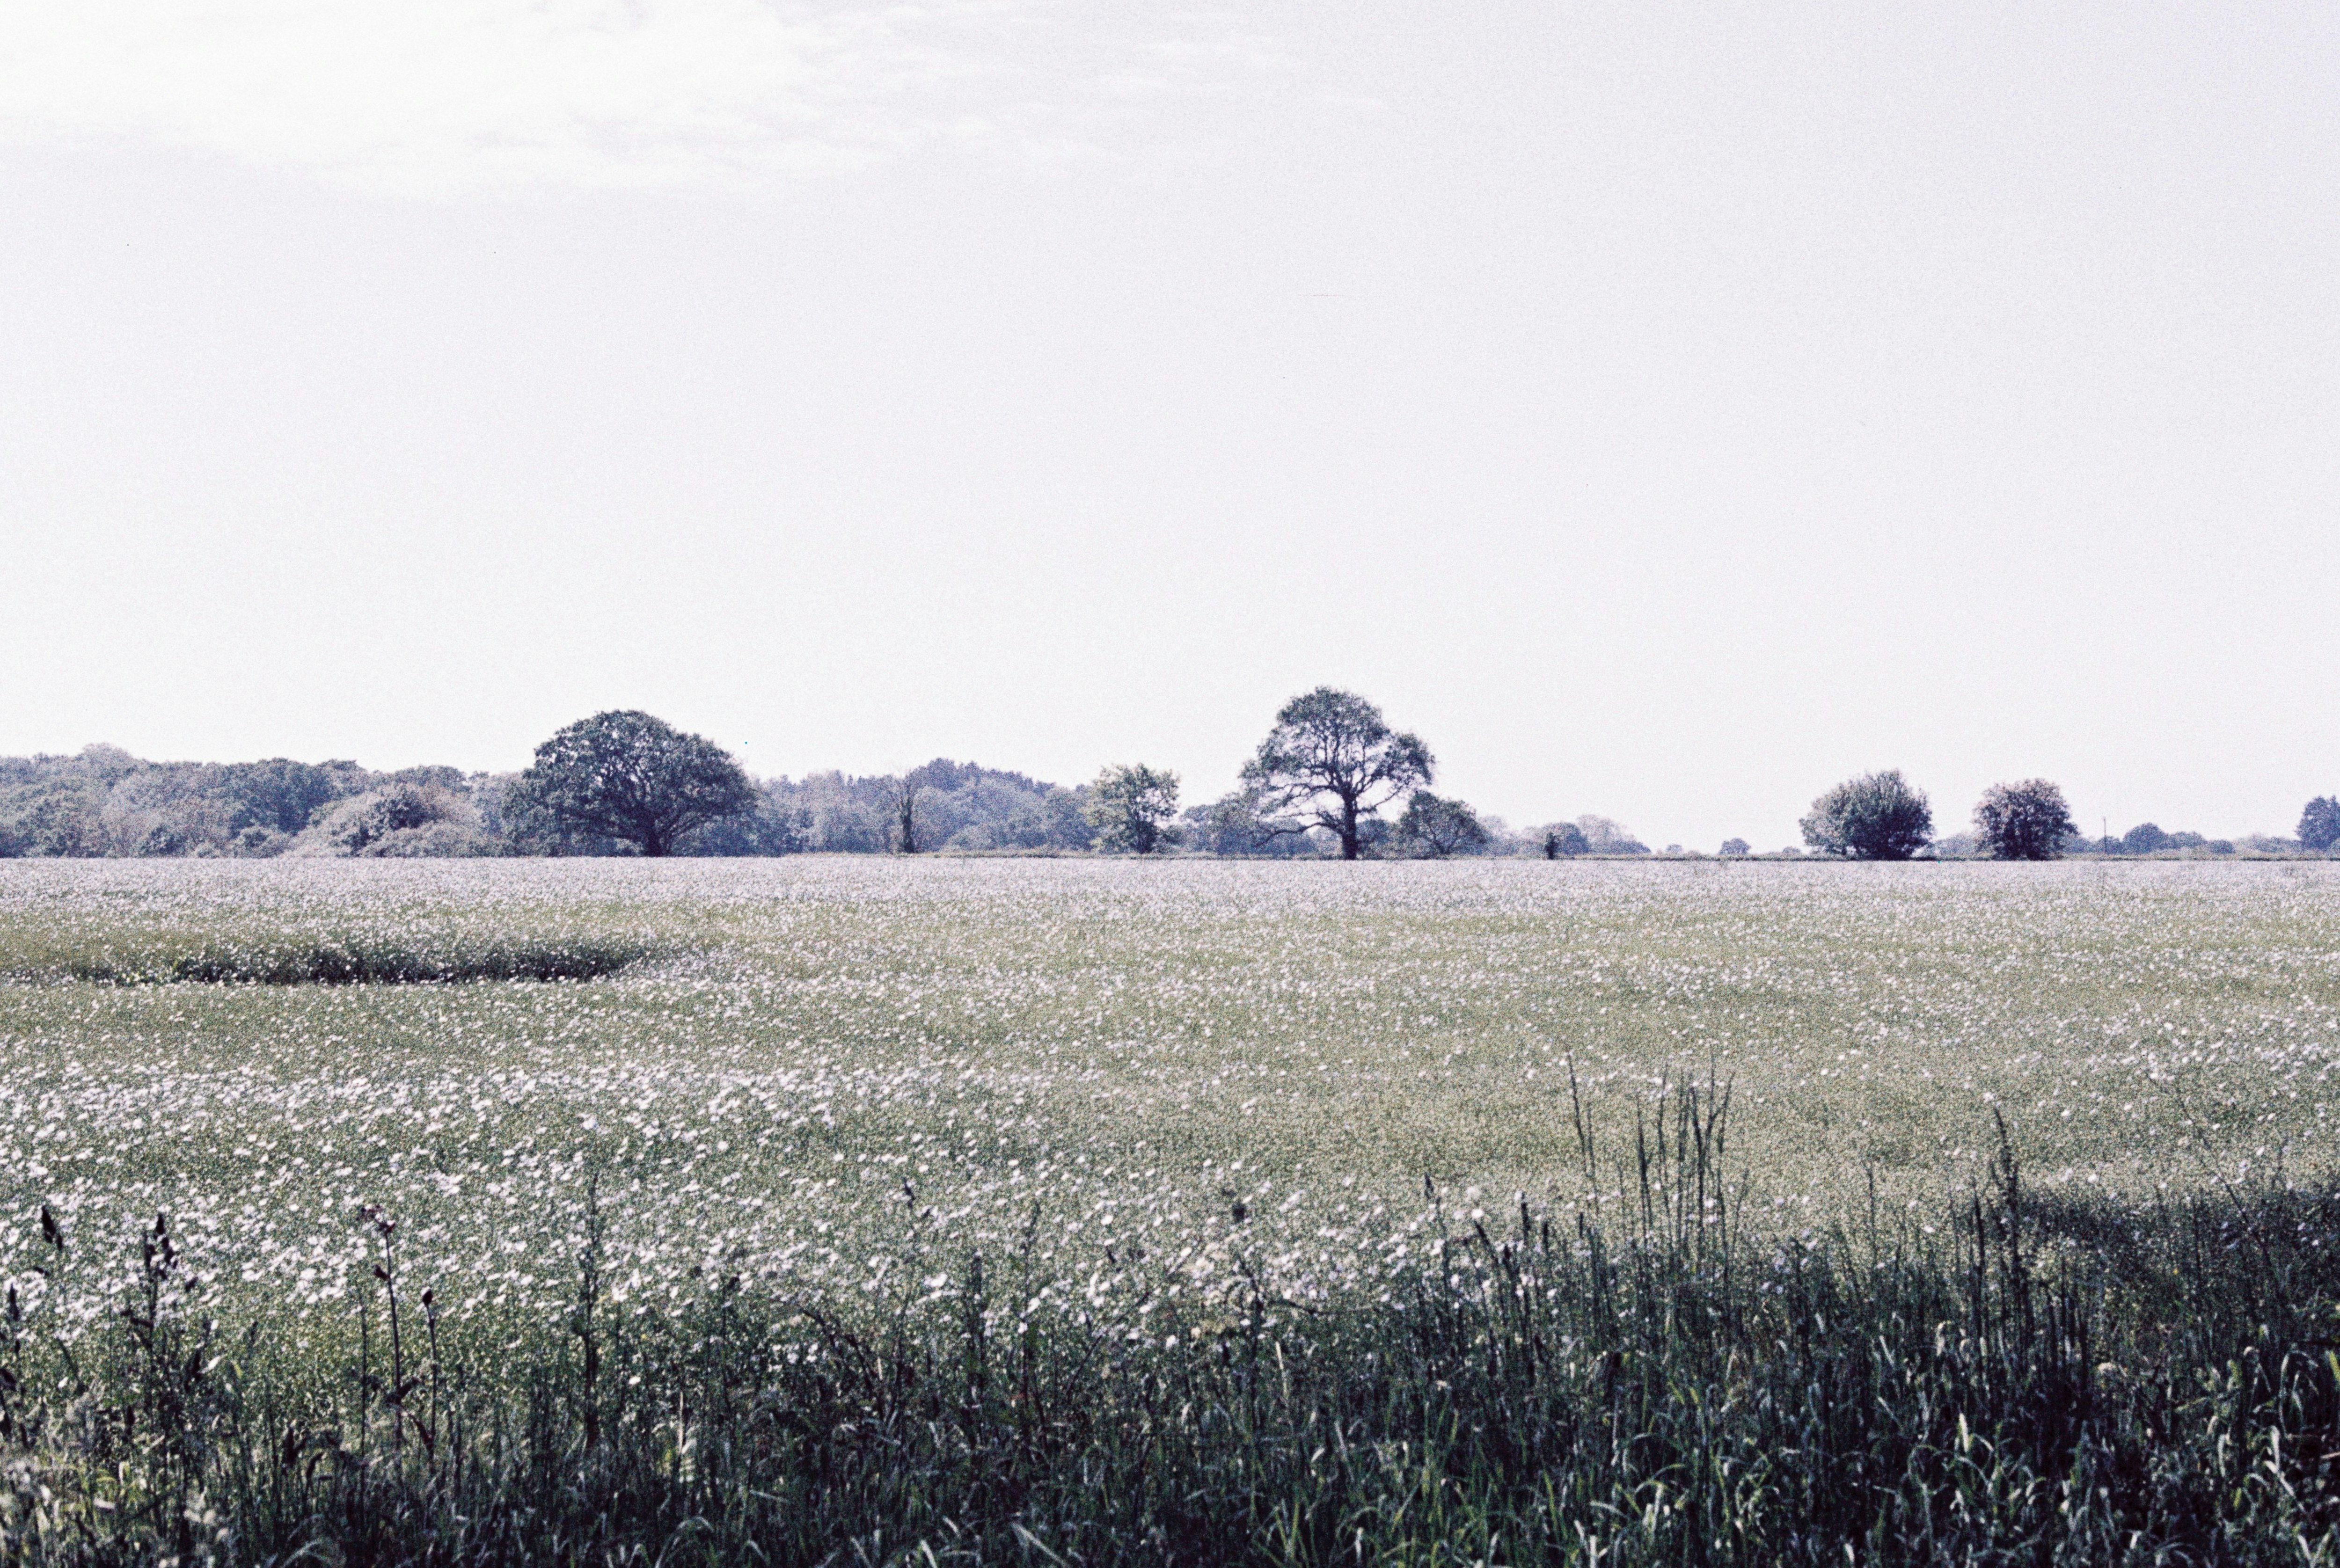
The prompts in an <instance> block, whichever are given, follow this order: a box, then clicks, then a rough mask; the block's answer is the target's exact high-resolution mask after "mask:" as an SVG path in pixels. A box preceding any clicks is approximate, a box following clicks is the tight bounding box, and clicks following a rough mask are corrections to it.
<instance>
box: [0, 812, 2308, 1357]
mask: <svg viewBox="0 0 2340 1568" xmlns="http://www.w3.org/2000/svg"><path fill="white" fill-rule="evenodd" d="M0 970H5V971H6V973H7V975H8V978H7V980H6V981H5V984H0V1123H5V1126H6V1128H7V1136H6V1138H5V1143H0V1274H5V1275H8V1276H9V1278H10V1279H12V1280H13V1281H14V1282H15V1286H16V1288H17V1289H18V1291H19V1293H20V1295H21V1296H22V1297H23V1299H24V1300H25V1303H26V1304H27V1305H28V1306H29V1307H35V1308H37V1309H38V1310H40V1311H41V1312H43V1313H45V1314H46V1315H48V1317H49V1321H50V1322H52V1323H53V1324H54V1325H55V1326H56V1328H57V1329H58V1330H59V1331H60V1332H62V1333H64V1334H66V1335H71V1334H73V1333H75V1332H78V1331H79V1328H80V1327H84V1326H86V1325H90V1324H92V1323H94V1322H96V1321H98V1320H99V1319H100V1318H101V1317H103V1315H104V1314H105V1313H106V1312H107V1311H108V1310H109V1305H108V1304H109V1303H111V1302H112V1301H114V1298H115V1295H117V1293H118V1291H119V1289H120V1286H121V1283H122V1280H123V1277H124V1274H123V1270H124V1266H125V1260H127V1261H128V1262H130V1263H134V1260H135V1257H136V1255H137V1246H138V1242H137V1239H136V1238H137V1236H138V1235H139V1234H140V1233H141V1232H143V1231H145V1230H148V1229H150V1228H151V1227H152V1226H153V1224H154V1217H155V1216H156V1214H157V1213H158V1212H167V1213H168V1214H169V1216H170V1223H171V1226H172V1227H173V1235H174V1238H175V1240H174V1245H176V1246H177V1247H178V1248H180V1249H181V1251H182V1252H183V1255H184V1256H185V1258H186V1259H187V1260H188V1263H189V1265H190V1266H191V1267H193V1269H195V1270H196V1271H198V1272H199V1273H200V1274H201V1275H203V1278H204V1280H205V1282H206V1285H207V1288H208V1289H209V1290H210V1292H211V1296H210V1299H211V1300H213V1302H215V1303H223V1304H230V1305H241V1306H243V1307H246V1308H249V1309H252V1310H259V1311H268V1312H289V1313H292V1314H294V1315H300V1314H302V1313H311V1312H318V1313H323V1314H327V1315H331V1314H336V1313H342V1312H344V1311H345V1310H346V1307H347V1305H348V1302H349V1301H350V1299H351V1297H352V1293H353V1292H357V1291H358V1290H360V1288H361V1286H362V1285H363V1282H364V1280H365V1277H366V1271H367V1270H368V1269H369V1268H370V1267H371V1266H372V1260H373V1258H374V1256H375V1255H376V1254H375V1249H376V1236H375V1228H374V1226H373V1224H372V1216H371V1215H370V1214H369V1212H368V1209H369V1206H371V1207H372V1213H374V1214H381V1215H387V1216H392V1217H393V1218H394V1219H395V1220H396V1222H397V1224H398V1226H399V1233H398V1234H399V1245H400V1247H401V1249H402V1267H403V1269H404V1271H405V1273H406V1275H407V1276H408V1278H409V1279H410V1280H411V1281H413V1282H414V1284H415V1285H417V1286H418V1287H419V1286H420V1285H423V1284H430V1285H433V1286H434V1287H435V1290H436V1293H437V1299H438V1300H439V1301H440V1302H441V1304H443V1306H442V1310H443V1311H444V1312H446V1313H447V1314H448V1315H450V1316H451V1318H452V1319H453V1320H455V1321H459V1322H460V1321H461V1320H462V1319H463V1318H465V1317H466V1316H471V1317H476V1318H481V1319H482V1320H486V1319H501V1318H504V1317H506V1316H511V1315H516V1316H521V1317H529V1316H541V1315H546V1314H550V1313H554V1312H556V1311H557V1310H558V1309H559V1305H560V1303H561V1302H562V1301H564V1300H565V1299H567V1297H568V1295H570V1294H572V1293H573V1289H574V1285H573V1275H574V1271H575V1266H576V1257H577V1246H578V1245H579V1237H580V1225H581V1223H582V1221H581V1219H580V1216H581V1215H582V1214H583V1212H584V1206H585V1201H586V1195H587V1192H588V1190H589V1187H590V1189H591V1190H592V1191H593V1192H594V1193H595V1194H596V1195H597V1203H598V1207H599V1210H600V1214H601V1216H603V1217H602V1223H603V1224H604V1226H606V1230H607V1242H606V1247H607V1256H608V1259H609V1263H608V1272H609V1276H610V1282H611V1285H610V1288H611V1291H612V1294H613V1296H614V1298H615V1299H617V1300H619V1301H621V1302H622V1301H626V1300H634V1301H637V1302H640V1301H644V1300H654V1299H657V1298H659V1296H661V1295H668V1296H671V1295H676V1294H678V1293H682V1292H687V1291H688V1290H689V1289H690V1288H691V1286H690V1285H689V1281H690V1279H691V1278H692V1277H693V1276H692V1275H691V1272H690V1271H691V1270H692V1269H693V1268H699V1269H701V1270H705V1269H708V1268H710V1267H711V1268H715V1269H719V1270H725V1271H730V1272H735V1273H738V1274H740V1275H745V1276H747V1277H750V1278H753V1279H757V1280H760V1281H763V1282H766V1283H767V1284H768V1285H773V1286H775V1287H779V1288H785V1289H790V1290H798V1289H803V1290H815V1289H817V1290H819V1291H822V1292H825V1293H836V1294H839V1295H843V1296H844V1297H846V1298H848V1299H852V1298H855V1297H857V1296H858V1297H865V1298H869V1299H878V1298H881V1297H882V1298H885V1299H893V1298H894V1297H895V1295H897V1293H901V1292H905V1291H907V1292H911V1293H913V1294H915V1293H916V1292H917V1290H918V1289H919V1288H920V1286H919V1285H917V1283H916V1282H914V1281H912V1280H911V1279H909V1278H908V1277H907V1271H912V1270H920V1271H922V1270H924V1269H926V1268H927V1267H929V1266H931V1261H932V1259H933V1258H934V1257H935V1256H937V1255H966V1254H967V1253H970V1252H973V1251H977V1250H986V1249H987V1250H989V1251H990V1252H992V1253H993V1254H994V1255H1001V1254H1005V1253H1010V1252H1013V1253H1016V1255H1020V1256H1022V1257H1024V1258H1025V1259H1026V1261H1027V1264H1029V1265H1031V1268H1032V1270H1033V1274H1032V1280H1033V1283H1032V1285H1031V1289H1030V1296H1029V1300H1028V1303H1026V1313H1027V1315H1036V1316H1045V1315H1048V1314H1050V1313H1052V1312H1059V1311H1066V1310H1070V1309H1072V1307H1073V1306H1074V1305H1076V1304H1077V1303H1078V1302H1079V1301H1081V1300H1082V1299H1083V1298H1084V1297H1083V1293H1084V1292H1086V1293H1087V1299H1090V1300H1091V1301H1094V1298H1095V1296H1096V1292H1097V1291H1098V1290H1099V1289H1100V1288H1102V1287H1101V1286H1100V1285H1099V1283H1098V1282H1099V1280H1100V1279H1101V1278H1104V1277H1106V1276H1107V1275H1110V1274H1111V1272H1112V1271H1113V1270H1114V1269H1115V1268H1116V1267H1118V1266H1121V1265H1125V1264H1126V1262H1127V1260H1128V1259H1129V1258H1130V1257H1131V1256H1132V1255H1143V1256H1150V1257H1152V1258H1155V1259H1157V1260H1165V1261H1171V1260H1175V1261H1176V1263H1177V1265H1178V1266H1181V1267H1185V1268H1187V1269H1189V1270H1199V1271H1203V1272H1205V1273H1207V1271H1208V1269H1209V1268H1210V1266H1211V1260H1212V1258H1213V1257H1214V1256H1215V1255H1222V1254H1220V1253H1215V1251H1214V1249H1215V1248H1222V1247H1224V1245H1225V1243H1226V1241H1227V1239H1228V1238H1229V1237H1230V1236H1234V1235H1236V1234H1237V1233H1238V1229H1239V1231H1240V1235H1241V1236H1242V1237H1243V1238H1244V1241H1245V1244H1246V1245H1247V1246H1248V1247H1249V1248H1250V1249H1251V1253H1250V1255H1253V1256H1255V1257H1256V1258H1258V1259H1260V1260H1261V1266H1265V1267H1272V1268H1273V1269H1274V1271H1275V1274H1276V1276H1277V1278H1278V1279H1279V1281H1280V1282H1281V1288H1283V1289H1284V1290H1286V1291H1288V1292H1290V1293H1292V1294H1294V1295H1295V1296H1296V1297H1298V1298H1299V1299H1309V1298H1311V1297H1312V1296H1323V1297H1330V1296H1334V1295H1338V1294H1339V1293H1340V1292H1341V1291H1342V1290H1343V1289H1344V1288H1346V1287H1348V1286H1352V1285H1368V1286H1369V1285H1370V1284H1371V1281H1372V1280H1373V1278H1374V1277H1375V1270H1376V1269H1377V1268H1378V1267H1380V1266H1381V1265H1383V1264H1384V1263H1385V1262H1386V1260H1387V1259H1388V1258H1389V1257H1390V1256H1391V1255H1393V1253H1398V1252H1403V1251H1404V1249H1405V1248H1406V1246H1407V1245H1408V1237H1409V1236H1413V1235H1414V1234H1416V1233H1417V1232H1418V1231H1419V1224H1418V1222H1419V1218H1420V1216H1421V1215H1422V1213H1423V1209H1424V1208H1425V1206H1426V1205H1427V1203H1428V1202H1429V1198H1428V1197H1427V1196H1426V1195H1427V1194H1434V1195H1436V1197H1437V1200H1438V1201H1439V1202H1440V1203H1442V1204H1443V1205H1446V1206H1451V1207H1452V1208H1453V1210H1454V1211H1455V1212H1457V1213H1463V1212H1466V1211H1468V1210H1471V1209H1477V1208H1483V1209H1485V1210H1487V1211H1491V1212H1492V1213H1495V1214H1498V1215H1502V1214H1509V1213H1512V1212H1515V1211H1516V1209H1517V1207H1518V1206H1519V1204H1520V1202H1521V1201H1522V1196H1524V1199H1525V1201H1526V1202H1527V1204H1528V1205H1529V1206H1531V1207H1532V1209H1533V1210H1535V1211H1536V1212H1538V1213H1552V1212H1563V1211H1566V1210H1569V1209H1572V1208H1582V1207H1586V1206H1591V1207H1592V1208H1594V1209H1595V1210H1596V1211H1597V1209H1598V1207H1599V1206H1600V1205H1601V1203H1602V1202H1603V1201H1606V1202H1610V1203H1615V1202H1619V1201H1623V1200H1621V1197H1620V1196H1619V1193H1620V1190H1621V1185H1622V1186H1631V1181H1630V1180H1623V1181H1622V1183H1621V1178H1624V1177H1625V1176H1626V1173H1625V1172H1624V1170H1623V1168H1622V1166H1621V1164H1620V1162H1621V1160H1623V1159H1625V1158H1627V1156H1626V1155H1625V1154H1624V1152H1623V1151H1626V1150H1630V1149H1631V1147H1632V1146H1633V1140H1634V1134H1635V1127H1636V1123H1637V1118H1644V1119H1645V1118H1648V1117H1650V1116H1653V1115H1654V1114H1655V1112H1656V1107H1657V1106H1658V1104H1659V1101H1660V1098H1661V1096H1670V1097H1671V1098H1669V1099H1668V1100H1667V1104H1669V1105H1671V1106H1677V1107H1678V1106H1679V1105H1680V1104H1681V1097H1680V1091H1681V1087H1682V1086H1684V1085H1686V1084H1695V1085H1696V1086H1698V1087H1699V1089H1700V1094H1701V1096H1702V1097H1706V1098H1705V1099H1704V1101H1703V1103H1705V1104H1708V1105H1710V1104H1711V1103H1712V1102H1711V1095H1712V1094H1713V1093H1714V1092H1715V1091H1718V1090H1720V1089H1723V1088H1726V1087H1727V1089H1728V1092H1729V1095H1730V1108H1729V1116H1728V1120H1727V1123H1726V1127H1725V1138H1726V1141H1725V1145H1724V1149H1723V1152H1722V1155H1721V1159H1720V1165H1721V1167H1722V1169H1723V1170H1724V1172H1725V1174H1726V1175H1727V1176H1728V1178H1729V1180H1730V1191H1729V1193H1728V1194H1727V1196H1726V1197H1725V1198H1723V1199H1722V1200H1721V1201H1725V1202H1728V1203H1729V1204H1730V1205H1732V1206H1735V1207H1736V1208H1737V1209H1738V1210H1739V1211H1740V1213H1741V1214H1742V1215H1743V1216H1744V1217H1745V1218H1746V1219H1747V1220H1748V1221H1750V1223H1752V1224H1754V1225H1756V1226H1758V1227H1759V1228H1763V1229H1770V1230H1775V1231H1782V1232H1793V1231H1797V1230H1800V1229H1809V1228H1813V1227H1819V1228H1822V1229H1825V1228H1827V1227H1829V1226H1837V1225H1840V1224H1847V1223H1850V1222H1851V1221H1852V1220H1853V1219H1854V1218H1855V1217H1856V1216H1860V1215H1863V1214H1867V1213H1870V1212H1873V1211H1872V1210H1871V1209H1870V1205H1871V1203H1872V1193H1874V1195H1875V1197H1874V1200H1873V1201H1874V1202H1875V1203H1877V1204H1879V1205H1889V1206H1894V1207H1897V1208H1899V1209H1901V1210H1903V1211H1905V1212H1914V1213H1915V1214H1916V1215H1918V1216H1935V1215H1938V1213H1940V1212H1942V1211H1943V1210H1944V1208H1945V1199H1946V1198H1947V1199H1948V1201H1949V1203H1950V1204H1951V1205H1955V1203H1956V1202H1957V1201H1958V1196H1959V1195H1960V1194H1961V1193H1963V1192H1965V1191H1967V1190H1968V1188H1969V1187H1970V1186H1973V1185H1974V1184H1976V1183H1978V1182H1979V1181H1980V1180H1981V1179H1982V1176H1983V1171H1984V1163H1985V1162H1986V1161H1987V1160H1988V1158H1989V1156H1990V1154H1991V1151H1992V1150H1993V1149H1994V1148H1995V1147H1996V1146H1997V1144H1996V1139H1997V1136H1998V1134H1997V1132H1996V1130H1995V1124H1994V1119H1993V1118H1994V1113H1996V1115H1997V1116H2002V1117H2003V1118H2004V1120H2005V1122H2006V1125H2007V1126H2008V1129H2009V1133H2010V1135H2011V1136H2012V1139H2013V1141H2014V1143H2015V1145H2016V1146H2017V1147H2018V1149H2019V1150H2020V1152H2021V1155H2022V1157H2023V1159H2024V1161H2025V1164H2026V1166H2027V1176H2028V1180H2030V1181H2031V1183H2032V1184H2033V1185H2034V1186H2035V1187H2041V1186H2045V1187H2051V1188H2052V1187H2055V1186H2079V1187H2084V1188H2093V1189H2097V1190H2099V1191H2103V1192H2107V1193H2111V1192H2117V1193H2119V1194H2122V1195H2124V1196H2130V1197H2137V1196H2149V1195H2152V1194H2155V1193H2157V1192H2163V1191H2202V1190H2206V1189H2208V1188H2212V1187H2216V1186H2219V1185H2220V1184H2223V1183H2228V1182H2232V1181H2235V1180H2236V1179H2237V1178H2248V1177H2251V1176H2255V1175H2256V1176H2259V1177H2266V1176H2269V1175H2276V1176H2280V1174H2281V1173H2284V1172H2287V1171H2299V1172H2307V1171H2323V1170H2325V1169H2327V1168H2328V1167H2329V1166H2330V1165H2331V1163H2332V1161H2331V1156H2332V1152H2333V1150H2332V1143H2331V1139H2332V1119H2333V1118H2332V1100H2333V1086H2332V1083H2331V1081H2330V1075H2331V1073H2332V1069H2333V1063H2334V1059H2335V1053H2340V866H2327V865H2323V864H2312V863H2310V864H2302V863H2228V864H2215V863H2211V864H2190V863H2153V864H2145V865H2105V864H2098V863H2065V864H2057V865H2048V866H2000V865H1983V864H1943V865H1932V864H1910V865H1900V866H1883V865H1870V866H1861V865H1833V864H1829V865H1818V864H1815V865H1796V864H1792V863H1769V862H1766V863H1739V864H1730V863H1723V862H1715V861H1705V862H1642V863H1626V862H1601V863H1564V862H1563V863H1559V864H1551V863H1545V862H1540V861H1538V862H1520V861H1453V862H1444V863H1368V864H1358V865H1341V864H1334V863H1289V864H1272V863H1238V862H1211V861H1199V860H1185V861H1181V860H1172V861H1164V862H1158V863H1140V862H1132V861H1084V860H1045V859H1040V860H1034V859H1023V860H1016V859H964V860H947V859H931V858H929V859H920V860H910V861H905V860H881V859H874V858H869V859H864V858H794V859H784V860H777V861H737V860H734V861H696V862H693V861H667V862H643V861H493V860H489V861H441V862H435V863H434V862H422V863H410V864H398V863H380V864H348V863H323V864H302V863H295V862H289V861H285V862H217V863H203V862H191V863H156V862H146V863H137V864H124V863H105V862H88V863H71V862H25V861H17V862H8V863H0ZM535 972H549V973H555V974H560V975H565V976H567V977H568V978H550V979H539V978H496V977H501V976H504V975H512V974H519V975H523V976H525V975H527V974H530V973H535ZM312 975H322V976H325V977H327V978H328V979H329V980H333V981H336V982H339V983H318V982H315V981H310V982H306V983H283V982H286V981H294V982H300V981H301V980H302V977H303V976H312ZM367 975H372V976H377V977H384V978H352V977H353V976H354V977H363V976H367ZM472 975H480V976H486V977H489V978H464V977H466V976H472ZM431 976H446V977H450V978H421V979H419V980H418V979H417V977H431ZM1572 1079H1573V1087H1572ZM1580 1115H1581V1122H1580ZM1580 1126H1585V1127H1587V1128H1588V1129H1589V1131H1590V1134H1591V1141H1592V1143H1593V1146H1594V1151H1595V1161H1596V1164H1595V1169H1594V1173H1593V1174H1592V1176H1591V1177H1590V1178H1588V1176H1587V1173H1586V1168H1585V1160H1584V1157H1583V1152H1582V1141H1581V1135H1580V1130H1579V1129H1580ZM1604 1193H1605V1195H1606V1196H1605V1200H1604ZM44 1205H46V1206H48V1207H49V1209H50V1211H51V1213H52V1214H53V1215H54V1216H55V1217H56V1219H57V1220H58V1222H59V1224H60V1225H61V1226H62V1228H63V1230H64V1233H65V1235H66V1236H68V1238H69V1239H70V1241H71V1247H70V1250H69V1251H68V1252H67V1253H65V1254H64V1255H62V1256H56V1255H53V1253H54V1252H55V1249H54V1246H53V1245H52V1244H51V1243H50V1242H49V1241H48V1240H47V1239H46V1238H45V1236H44V1232H43V1227H42V1225H41V1222H40V1211H41V1209H42V1206H44ZM1410 1227H1411V1228H1410ZM914 1244H915V1245H914ZM35 1265H40V1267H41V1269H42V1270H43V1271H44V1272H35ZM922 1277H931V1280H932V1284H933V1286H934V1288H936V1289H937V1290H939V1289H940V1288H941V1287H942V1286H943V1285H944V1284H945V1283H946V1282H945V1280H944V1278H943V1276H942V1275H932V1276H923V1275H922Z"/></svg>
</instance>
